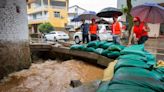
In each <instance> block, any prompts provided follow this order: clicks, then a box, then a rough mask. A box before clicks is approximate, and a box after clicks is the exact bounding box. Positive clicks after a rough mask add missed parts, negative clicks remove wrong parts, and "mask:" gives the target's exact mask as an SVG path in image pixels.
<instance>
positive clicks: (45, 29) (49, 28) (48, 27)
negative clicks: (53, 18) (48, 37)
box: [38, 23, 54, 33]
mask: <svg viewBox="0 0 164 92" xmlns="http://www.w3.org/2000/svg"><path fill="white" fill-rule="evenodd" d="M38 29H39V31H40V32H41V33H49V32H51V31H53V30H54V27H53V26H52V25H51V24H50V23H44V24H40V25H39V26H38Z"/></svg>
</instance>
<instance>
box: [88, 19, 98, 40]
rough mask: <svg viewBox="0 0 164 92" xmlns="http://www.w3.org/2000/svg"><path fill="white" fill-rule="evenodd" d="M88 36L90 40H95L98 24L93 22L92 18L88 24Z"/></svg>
mask: <svg viewBox="0 0 164 92" xmlns="http://www.w3.org/2000/svg"><path fill="white" fill-rule="evenodd" d="M89 32H90V38H91V41H95V40H97V38H98V36H97V34H98V25H97V24H96V22H95V19H92V23H91V24H90V26H89Z"/></svg>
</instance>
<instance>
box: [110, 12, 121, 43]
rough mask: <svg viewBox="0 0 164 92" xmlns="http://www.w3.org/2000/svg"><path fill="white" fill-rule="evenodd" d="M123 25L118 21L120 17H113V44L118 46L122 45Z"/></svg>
mask: <svg viewBox="0 0 164 92" xmlns="http://www.w3.org/2000/svg"><path fill="white" fill-rule="evenodd" d="M121 29H122V24H121V22H119V21H118V16H117V15H114V16H113V24H112V34H113V42H114V43H116V44H120V37H121V35H122V32H121Z"/></svg>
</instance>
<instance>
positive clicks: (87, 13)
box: [71, 11, 99, 22]
mask: <svg viewBox="0 0 164 92" xmlns="http://www.w3.org/2000/svg"><path fill="white" fill-rule="evenodd" d="M93 18H94V19H99V17H98V16H97V15H96V12H94V11H85V12H83V13H82V14H81V15H79V16H76V17H75V18H73V19H72V20H71V21H72V22H79V21H81V20H91V19H93Z"/></svg>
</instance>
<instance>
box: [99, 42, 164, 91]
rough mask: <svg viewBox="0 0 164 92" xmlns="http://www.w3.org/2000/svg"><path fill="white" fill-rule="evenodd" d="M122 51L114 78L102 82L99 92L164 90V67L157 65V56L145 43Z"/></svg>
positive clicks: (115, 68)
mask: <svg viewBox="0 0 164 92" xmlns="http://www.w3.org/2000/svg"><path fill="white" fill-rule="evenodd" d="M120 53H121V55H120V56H119V57H118V58H117V63H116V65H115V67H114V76H113V78H112V80H110V81H107V82H104V83H102V84H101V85H100V87H99V89H98V90H97V92H164V76H163V75H164V70H163V69H164V67H156V59H155V57H154V56H153V55H152V54H150V53H149V52H147V51H145V50H144V46H143V45H134V46H130V47H126V48H125V49H124V50H122V51H121V52H120Z"/></svg>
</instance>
